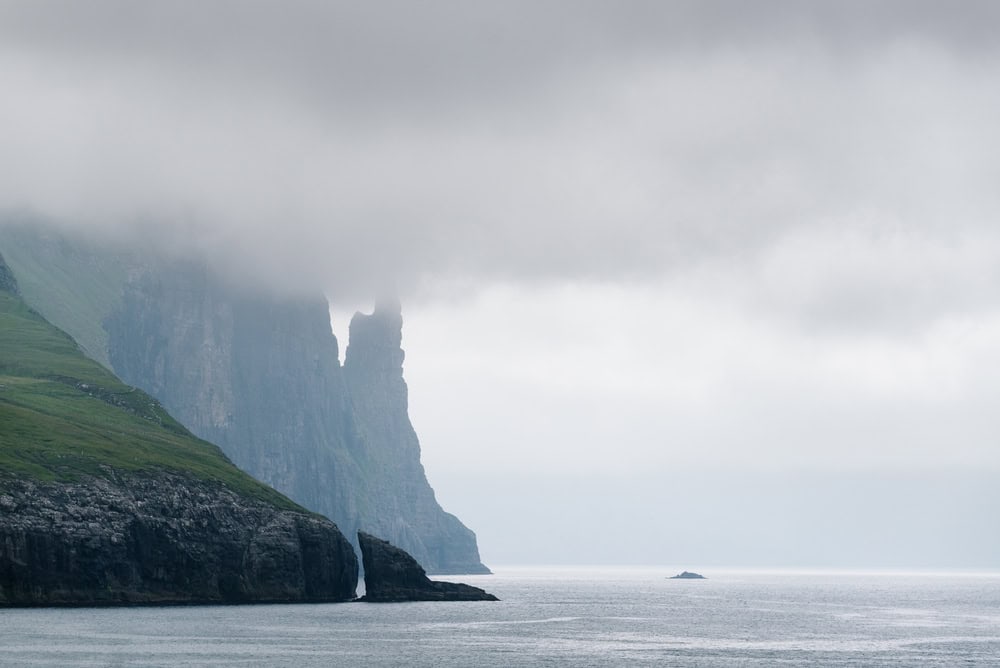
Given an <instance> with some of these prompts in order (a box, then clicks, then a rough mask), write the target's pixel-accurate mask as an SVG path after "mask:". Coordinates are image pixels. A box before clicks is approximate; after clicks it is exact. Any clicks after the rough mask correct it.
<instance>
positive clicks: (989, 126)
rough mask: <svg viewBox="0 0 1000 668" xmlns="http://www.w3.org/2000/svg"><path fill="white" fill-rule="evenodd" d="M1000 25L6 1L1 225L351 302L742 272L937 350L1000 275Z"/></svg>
mask: <svg viewBox="0 0 1000 668" xmlns="http://www.w3.org/2000/svg"><path fill="white" fill-rule="evenodd" d="M997 11H998V10H997V8H996V6H995V5H994V4H992V3H968V4H967V5H964V6H963V11H961V12H958V11H954V10H952V9H948V8H944V7H941V6H940V5H939V4H938V3H893V2H885V3H875V4H872V3H837V4H836V5H835V6H834V5H828V4H825V3H823V4H820V3H815V4H814V3H783V2H770V3H768V2H765V3H755V4H754V5H753V7H752V9H751V8H750V7H748V6H746V5H745V4H743V3H703V2H699V3H687V2H676V3H646V2H631V3H624V4H622V3H601V2H592V3H526V4H518V3H503V5H502V6H496V7H486V6H477V5H469V4H468V3H421V4H420V5H413V4H412V3H394V2H389V3H365V5H364V6H358V5H356V4H355V3H342V4H341V3H314V2H300V3H293V4H288V3H281V4H280V5H279V4H278V3H242V2H241V3H225V2H223V3H212V4H211V5H208V6H204V5H203V4H201V3H169V4H166V5H164V4H160V5H136V4H135V3H117V2H104V3H101V2H98V3H87V4H85V5H80V4H78V3H67V4H65V5H64V6H62V7H61V8H60V10H59V11H55V8H52V7H49V6H46V7H41V6H39V5H37V4H36V3H7V4H5V5H4V7H3V8H2V9H0V26H3V28H0V44H2V46H0V83H2V85H3V88H4V91H5V103H4V105H3V106H2V107H0V182H2V183H3V187H2V190H0V208H2V209H4V210H6V211H8V212H25V211H27V212H30V213H31V214H32V215H37V216H40V217H42V218H46V219H49V220H53V221H55V222H57V223H59V224H62V225H66V226H70V227H74V228H83V229H87V230H96V231H103V232H106V233H108V232H110V233H111V234H112V235H114V236H115V237H118V238H121V237H123V236H124V237H128V236H130V235H131V236H134V237H135V238H137V239H141V240H145V241H147V242H148V241H149V240H150V239H154V240H155V243H156V244H157V245H158V246H160V247H168V248H171V247H172V248H175V249H176V250H177V251H178V252H193V251H198V252H203V253H207V254H208V255H209V256H210V257H212V258H214V261H215V262H217V263H218V264H220V265H221V266H226V267H228V268H229V270H230V271H231V272H233V273H234V274H235V275H237V276H240V277H242V278H244V279H245V280H260V281H263V282H265V283H267V284H270V285H275V286H278V287H282V288H287V289H309V290H313V289H315V287H317V286H320V287H322V288H324V289H325V290H326V291H327V292H328V294H330V296H331V297H332V298H334V299H335V300H342V301H350V300H352V299H357V298H359V297H362V296H366V295H370V294H373V293H378V292H384V291H386V290H395V291H399V292H403V293H404V294H406V296H408V297H410V298H411V299H415V298H420V297H433V298H440V296H442V294H444V293H446V292H447V291H448V290H454V289H455V287H454V286H456V285H462V286H467V287H468V286H471V287H472V289H479V287H481V286H484V285H489V284H493V283H520V284H539V283H559V282H564V281H586V282H593V283H603V284H608V283H610V284H620V283H622V282H626V283H627V282H629V281H633V282H638V283H640V284H651V283H655V282H656V281H660V280H663V279H664V278H667V279H670V278H675V279H677V280H681V281H684V280H687V281H692V280H698V277H699V276H703V275H704V274H705V272H709V273H711V272H716V273H718V272H719V271H722V272H723V273H726V272H728V276H723V277H722V278H721V279H720V280H722V281H723V282H725V281H729V282H730V283H733V284H736V285H739V284H744V285H752V286H758V288H759V289H757V288H755V292H754V294H751V295H747V300H746V303H747V304H750V305H754V306H756V305H761V306H762V307H764V308H767V309H773V310H775V311H780V312H784V313H786V315H790V316H791V317H793V318H799V319H801V320H802V322H803V323H805V324H806V325H814V326H816V327H827V326H830V327H834V328H836V327H838V326H841V327H842V326H845V323H848V324H850V323H855V324H857V323H873V326H877V327H880V328H889V329H891V328H892V327H901V328H909V327H912V326H914V325H916V326H920V324H921V323H923V324H924V325H929V324H930V323H932V322H933V321H934V320H935V319H936V318H937V317H938V316H939V315H940V313H941V312H942V311H950V310H954V309H973V310H974V309H977V308H984V307H985V303H986V302H987V301H988V299H989V291H990V289H991V288H992V287H993V285H994V279H995V275H994V272H992V271H991V270H989V269H988V267H989V266H990V265H991V264H992V265H994V266H995V265H997V260H1000V257H998V254H1000V247H998V246H997V244H996V243H995V239H994V236H993V233H992V231H991V229H992V226H993V224H994V220H995V218H996V214H997V212H998V211H1000V202H998V195H997V191H996V188H995V187H993V184H995V183H996V182H997V181H998V178H1000V154H998V153H997V151H995V150H994V146H995V145H996V142H997V140H998V139H1000V137H998V132H1000V131H998V130H997V129H996V124H995V120H994V119H995V115H996V112H997V110H998V109H1000V93H997V92H996V87H995V86H993V85H992V83H993V81H994V80H995V76H996V72H997V66H998V60H997V58H998V52H997V49H996V47H995V44H994V40H993V39H992V32H991V31H990V30H988V26H989V25H991V21H992V20H993V19H995V18H996V14H997ZM992 24H993V25H995V23H992ZM887 230H888V232H887ZM886 234H889V235H890V237H891V239H889V240H888V241H886V239H885V238H884V236H885V235H886ZM938 248H943V249H945V250H937V249H938ZM949 248H951V249H956V250H955V252H954V253H951V254H949V251H948V250H947V249H949ZM970 249H971V253H972V256H973V257H974V263H973V265H972V268H970V266H967V265H965V260H964V258H965V257H966V255H965V252H966V251H967V250H970ZM824 254H832V255H833V257H831V258H826V259H824V258H823V257H822V256H823V255H824ZM924 260H927V261H928V263H929V264H928V265H927V272H926V273H924V274H921V272H920V268H919V266H918V263H919V262H922V261H924ZM824 265H828V266H829V271H828V272H826V273H824V271H823V270H822V267H823V266H824ZM978 267H981V268H982V271H979V270H978V269H976V268H978ZM720 268H721V269H720ZM855 270H857V273H855ZM956 276H957V278H956ZM929 277H931V278H929ZM939 278H940V280H938V279H939ZM477 286H479V287H477Z"/></svg>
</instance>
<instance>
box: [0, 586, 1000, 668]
mask: <svg viewBox="0 0 1000 668" xmlns="http://www.w3.org/2000/svg"><path fill="white" fill-rule="evenodd" d="M496 571H497V572H496V574H495V575H492V576H465V577H460V578H453V579H454V580H460V581H463V582H467V583H469V584H473V585H476V586H480V587H483V588H485V589H486V590H488V591H490V592H492V593H495V594H496V595H497V596H499V597H500V598H501V599H502V600H501V601H500V602H499V603H487V602H482V603H479V602H477V603H400V604H364V603H341V604H334V605H261V606H206V607H158V608H99V609H95V608H74V609H14V610H10V609H8V610H0V665H3V666H171V667H177V666H268V667H270V666H288V667H292V666H294V667H302V666H352V667H357V666H428V667H429V666H435V667H448V666H455V667H458V666H461V667H463V668H468V667H472V668H488V667H492V666H573V667H583V666H723V667H725V666H908V667H909V666H947V667H949V668H950V667H953V666H1000V573H978V574H975V573H924V574H915V573H911V574H906V573H846V572H840V573H808V572H760V571H756V572H755V571H737V570H726V571H713V570H711V569H708V570H705V571H704V573H705V575H706V576H707V577H708V578H709V579H707V580H670V579H667V576H669V575H672V574H673V573H672V572H671V571H668V570H666V569H663V568H583V567H571V568H558V567H517V568H514V567H510V568H497V569H496ZM443 579H448V578H443Z"/></svg>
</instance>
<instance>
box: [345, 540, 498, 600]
mask: <svg viewBox="0 0 1000 668" xmlns="http://www.w3.org/2000/svg"><path fill="white" fill-rule="evenodd" d="M358 543H359V544H360V546H361V560H362V563H363V564H364V569H365V595H364V596H363V597H362V598H361V600H362V601H368V602H370V603H399V602H404V601H496V600H498V599H497V597H496V596H494V595H493V594H488V593H486V592H485V591H483V590H482V589H480V588H479V587H472V586H470V585H467V584H461V583H456V582H438V581H435V580H431V579H430V578H428V577H427V574H426V573H425V572H424V569H423V568H421V566H420V564H419V563H417V561H416V559H414V558H413V557H411V556H410V555H409V554H407V553H406V552H405V551H403V550H401V549H399V548H398V547H396V546H395V545H392V544H391V543H388V542H386V541H384V540H381V539H379V538H376V537H375V536H372V535H370V534H367V533H364V532H361V531H359V532H358Z"/></svg>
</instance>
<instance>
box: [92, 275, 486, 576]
mask: <svg viewBox="0 0 1000 668" xmlns="http://www.w3.org/2000/svg"><path fill="white" fill-rule="evenodd" d="M105 327H106V329H107V331H108V334H109V336H108V339H109V351H108V352H109V358H110V361H111V364H112V366H113V368H114V370H115V372H116V373H117V374H118V375H119V376H121V378H122V379H123V380H124V381H125V382H127V383H129V384H132V385H136V386H137V387H141V388H143V389H144V390H146V391H147V392H149V393H150V394H152V395H153V396H155V397H156V398H157V399H159V400H160V401H161V402H162V403H163V405H164V407H166V408H167V410H169V411H170V412H171V413H172V414H173V415H175V416H176V417H177V418H178V419H179V420H180V421H181V422H182V423H183V424H184V425H186V426H187V427H188V428H190V429H191V430H192V431H193V432H194V433H195V434H197V435H198V436H200V437H201V438H204V439H205V440H208V441H211V442H213V443H216V444H218V445H219V446H220V447H221V448H222V449H223V451H224V452H225V453H226V454H227V455H228V456H229V457H230V459H232V460H233V462H234V463H235V464H236V465H237V466H239V467H240V468H241V469H243V470H244V471H247V472H248V473H250V474H251V475H253V476H254V477H255V478H257V479H259V480H262V481H264V482H266V483H267V484H269V485H271V486H272V487H274V488H275V489H277V490H278V491H280V492H282V493H284V494H287V495H288V496H289V497H290V498H291V499H293V500H294V501H296V502H298V503H300V504H302V505H303V506H305V507H307V508H309V509H310V510H314V511H316V512H319V513H322V514H323V515H326V516H327V517H329V518H331V519H332V520H334V521H335V522H336V523H337V525H338V526H339V527H341V529H342V530H343V531H344V533H345V534H346V535H348V536H353V535H354V534H355V532H356V531H357V529H358V528H359V527H362V526H365V527H372V528H373V529H374V530H377V531H379V532H381V533H382V534H383V535H385V536H388V537H389V538H391V539H392V540H393V541H394V542H396V543H398V544H399V545H403V546H405V547H406V549H408V550H410V551H411V552H412V553H413V554H415V555H416V556H417V557H418V558H419V559H421V560H422V561H423V562H424V563H426V564H428V568H429V569H430V570H431V571H432V572H437V573H486V572H489V570H488V569H487V568H486V567H485V566H483V564H482V563H481V562H480V559H479V550H478V548H477V546H476V536H475V534H474V533H473V532H472V531H470V530H469V529H468V528H466V527H465V526H464V525H463V524H462V523H461V522H460V521H459V520H458V519H457V518H456V517H455V516H453V515H450V514H448V513H446V512H444V511H443V510H442V509H441V506H440V505H439V504H438V503H437V500H436V499H435V498H434V491H433V490H432V489H431V487H430V485H429V484H428V482H427V478H426V475H425V474H424V469H423V466H421V464H420V444H419V442H418V441H417V436H416V434H415V433H414V431H413V427H412V426H411V424H410V420H409V417H408V416H407V394H406V384H405V382H404V381H403V375H402V361H403V351H402V350H401V348H400V342H401V327H402V319H401V317H400V313H399V307H398V305H396V306H395V308H391V309H388V310H386V309H384V308H382V306H381V305H380V308H379V309H376V312H375V313H374V314H373V315H371V316H364V315H361V314H358V315H356V316H355V317H354V319H353V320H352V322H351V335H350V336H351V338H350V345H349V346H348V350H347V355H346V361H345V366H344V367H343V368H342V367H341V366H340V363H339V360H338V352H337V351H338V344H337V339H336V338H335V337H334V335H333V333H332V331H331V329H330V318H329V308H328V305H327V303H326V301H325V300H323V299H315V300H294V299H287V298H286V299H280V300H279V299H277V298H269V297H264V296H261V295H259V294H250V293H247V292H243V291H241V290H239V289H238V288H234V287H232V286H228V285H226V284H225V283H223V282H222V281H221V280H219V279H217V278H214V277H212V275H210V274H209V273H207V272H206V271H205V270H204V269H203V268H199V267H195V266H192V267H184V268H183V269H179V268H177V267H174V269H173V270H172V271H169V272H166V271H162V270H161V271H155V272H148V273H144V274H141V275H139V276H135V277H133V278H132V279H131V280H130V282H129V283H128V285H127V286H126V289H125V292H124V295H123V298H122V305H121V308H120V309H119V310H118V311H116V312H114V313H112V314H111V316H110V317H109V318H107V319H106V320H105Z"/></svg>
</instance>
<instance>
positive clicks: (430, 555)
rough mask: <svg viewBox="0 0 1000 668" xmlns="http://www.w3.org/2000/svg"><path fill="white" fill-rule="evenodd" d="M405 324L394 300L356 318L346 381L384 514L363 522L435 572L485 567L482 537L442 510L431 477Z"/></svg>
mask: <svg viewBox="0 0 1000 668" xmlns="http://www.w3.org/2000/svg"><path fill="white" fill-rule="evenodd" d="M402 328H403V319H402V316H401V314H400V307H399V304H398V303H394V302H382V303H379V304H377V305H376V307H375V311H374V312H373V313H372V314H371V315H364V314H361V313H358V314H355V316H354V318H352V319H351V326H350V343H349V345H348V346H347V354H346V357H345V360H344V378H345V384H346V386H347V389H348V393H349V396H350V398H351V406H352V409H353V412H354V418H355V423H356V424H357V425H358V429H359V431H360V437H361V443H362V444H363V448H362V449H361V450H360V452H359V457H360V462H361V464H362V466H363V467H364V468H365V469H366V470H368V471H377V472H378V475H375V476H372V483H373V484H372V486H371V491H372V494H373V496H374V497H375V498H376V499H378V500H379V511H378V512H377V513H375V514H374V515H372V516H370V517H365V518H361V519H362V523H361V526H364V527H367V528H368V529H369V530H372V531H377V532H378V533H379V534H380V535H382V536H386V537H388V538H389V539H390V540H391V541H392V542H393V543H395V544H397V545H401V546H403V547H404V548H405V549H406V550H407V551H408V552H409V553H410V554H412V555H413V556H414V557H415V558H416V559H417V560H418V561H419V562H421V563H424V564H430V566H429V568H430V569H431V570H432V571H433V572H438V573H482V572H486V571H485V569H484V568H483V567H482V566H481V564H479V552H478V549H477V547H476V536H475V534H474V533H473V532H472V531H470V530H469V529H467V528H466V527H465V525H463V524H462V523H461V522H460V521H459V520H458V518H457V517H455V516H454V515H451V514H449V513H446V512H444V511H443V510H442V509H441V506H439V505H438V503H437V500H436V499H435V498H434V490H432V489H431V487H430V485H428V484H427V482H426V481H427V478H426V476H425V474H424V467H423V465H421V463H420V442H419V441H418V440H417V434H416V432H415V431H414V430H413V425H412V424H411V423H410V418H409V414H408V409H407V387H406V382H405V381H404V380H403V359H404V353H403V350H402V348H401V344H402ZM402 518H405V520H406V521H405V522H401V521H400V519H402Z"/></svg>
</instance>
